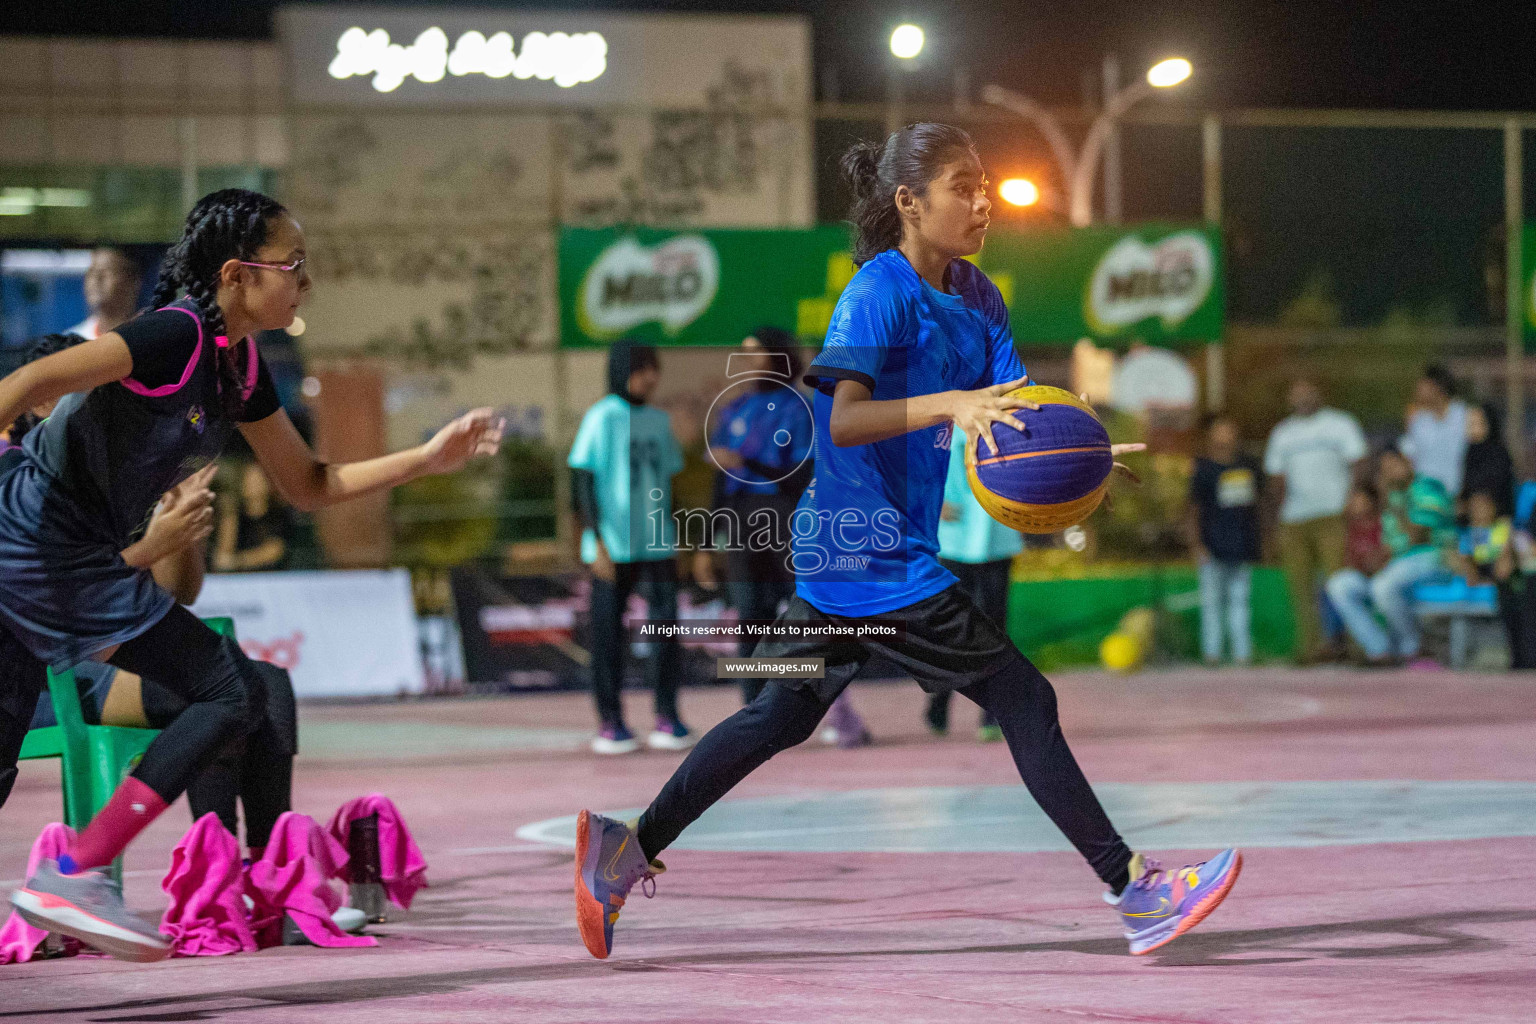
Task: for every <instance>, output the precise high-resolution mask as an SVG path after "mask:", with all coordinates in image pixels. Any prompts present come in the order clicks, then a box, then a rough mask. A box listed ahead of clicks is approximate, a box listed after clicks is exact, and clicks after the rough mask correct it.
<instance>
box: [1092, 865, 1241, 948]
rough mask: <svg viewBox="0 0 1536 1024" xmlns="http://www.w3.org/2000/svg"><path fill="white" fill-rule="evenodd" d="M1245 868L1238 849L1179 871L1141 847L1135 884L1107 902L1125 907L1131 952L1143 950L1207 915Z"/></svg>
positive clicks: (1106, 896) (1122, 909) (1134, 871)
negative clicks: (1143, 852)
mask: <svg viewBox="0 0 1536 1024" xmlns="http://www.w3.org/2000/svg"><path fill="white" fill-rule="evenodd" d="M1242 870H1243V855H1242V854H1241V853H1239V852H1238V851H1237V850H1223V851H1221V852H1220V853H1218V854H1217V855H1216V856H1214V857H1212V858H1211V859H1210V860H1207V861H1201V862H1200V863H1199V864H1191V865H1189V866H1188V867H1182V868H1179V869H1177V870H1174V871H1166V870H1163V869H1162V868H1161V867H1160V866H1159V865H1158V863H1157V861H1155V860H1146V859H1144V858H1143V857H1142V856H1141V854H1139V853H1138V854H1136V855H1135V857H1134V858H1132V860H1131V878H1132V879H1133V881H1132V882H1131V884H1130V885H1128V886H1126V887H1125V890H1124V891H1123V892H1121V893H1120V895H1119V897H1118V898H1116V897H1114V896H1111V895H1110V894H1109V893H1105V894H1104V902H1105V903H1108V904H1109V905H1110V906H1112V907H1114V908H1115V909H1116V910H1118V911H1119V912H1120V920H1121V922H1122V923H1123V924H1124V925H1125V929H1126V930H1125V937H1126V938H1127V939H1129V940H1130V941H1131V953H1132V955H1136V956H1139V955H1141V954H1142V953H1150V952H1152V951H1153V950H1154V949H1157V948H1158V947H1159V946H1165V945H1167V944H1168V943H1170V942H1172V941H1173V940H1174V939H1176V938H1178V937H1179V936H1180V935H1183V934H1184V933H1185V932H1187V931H1189V930H1190V929H1191V928H1193V927H1194V926H1195V925H1197V924H1199V923H1200V922H1201V921H1204V920H1205V918H1206V915H1208V914H1209V913H1210V912H1211V911H1213V910H1215V909H1216V908H1217V907H1218V906H1220V905H1221V901H1222V900H1224V899H1226V898H1227V893H1229V892H1231V891H1232V884H1233V883H1234V882H1236V881H1237V876H1238V874H1239V873H1240V872H1241V871H1242Z"/></svg>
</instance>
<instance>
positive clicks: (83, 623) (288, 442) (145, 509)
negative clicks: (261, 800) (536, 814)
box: [0, 189, 501, 960]
mask: <svg viewBox="0 0 1536 1024" xmlns="http://www.w3.org/2000/svg"><path fill="white" fill-rule="evenodd" d="M305 258H306V257H305V248H304V232H303V230H302V229H301V228H300V227H299V224H298V222H297V221H295V220H294V219H293V217H292V216H290V215H289V213H288V211H287V210H285V209H284V208H283V207H282V206H280V205H279V204H278V203H276V202H274V201H273V200H271V199H269V198H267V197H266V196H263V195H260V194H259V193H256V192H250V191H247V190H245V189H224V190H222V191H219V192H214V193H213V194H211V195H208V196H205V197H204V198H203V199H202V200H200V201H199V202H198V204H197V205H196V206H195V207H193V208H192V212H191V213H190V214H189V215H188V216H187V222H186V227H185V229H184V230H183V232H182V236H181V239H180V241H178V242H177V244H176V245H175V246H174V247H173V248H172V249H171V250H170V252H169V253H167V255H166V257H165V261H164V263H163V265H162V266H161V269H160V279H159V283H158V285H157V287H156V289H155V296H154V301H153V303H152V306H154V307H155V309H154V311H153V312H148V313H145V314H143V315H142V316H139V317H137V318H135V319H133V320H130V321H129V322H128V323H125V324H123V325H122V326H121V327H119V328H117V329H116V330H115V331H111V332H109V333H107V334H103V335H102V336H101V337H99V338H95V339H92V340H90V341H86V342H82V343H81V344H78V345H75V346H73V347H71V348H68V349H66V350H65V351H62V352H58V353H56V354H54V355H50V356H48V357H46V358H44V359H40V360H38V361H36V362H33V363H29V364H28V365H26V366H24V367H22V368H21V369H20V370H17V371H16V372H15V373H13V374H11V375H10V376H8V377H6V378H5V379H4V380H0V423H9V422H11V421H12V420H13V419H14V418H15V417H16V416H17V415H19V414H20V413H22V412H23V411H25V410H28V409H34V408H37V407H39V406H47V405H48V404H49V403H53V402H55V401H57V404H56V405H54V407H53V410H52V412H51V413H50V414H49V416H48V418H47V419H46V420H44V421H43V422H42V423H41V424H39V425H38V426H37V427H36V428H35V429H34V430H32V431H31V432H29V433H28V434H27V436H26V439H25V440H24V441H23V443H22V450H23V453H24V455H25V458H24V459H23V460H22V461H21V462H20V463H19V464H18V465H16V466H14V468H12V469H10V470H9V471H8V472H6V473H5V474H4V475H3V476H0V800H3V799H4V796H5V794H6V792H8V791H9V788H10V782H11V779H13V778H14V773H15V765H16V757H17V754H18V752H19V749H20V745H21V735H22V733H23V732H24V731H25V729H26V727H27V724H28V723H29V722H30V720H31V717H32V709H33V707H34V706H35V704H36V701H37V697H38V693H39V691H40V690H41V688H42V685H43V682H44V676H45V671H44V670H45V668H46V667H48V666H51V667H53V668H55V669H67V668H70V667H71V666H73V665H75V664H77V663H79V662H81V661H84V660H86V659H95V660H98V661H107V662H110V663H111V664H112V665H114V666H116V667H117V668H120V669H123V670H125V671H128V672H133V673H135V674H137V675H139V676H141V677H144V678H148V679H153V680H155V681H156V682H157V683H159V684H160V685H161V686H163V687H164V688H166V689H167V690H169V691H171V692H172V693H173V694H175V695H176V696H177V697H179V698H181V699H182V700H184V701H185V702H186V704H187V707H186V709H185V710H183V711H182V712H181V713H180V714H178V715H177V716H176V718H175V719H174V720H173V721H172V722H170V724H168V725H167V726H166V727H165V729H164V730H163V731H161V733H160V734H159V736H157V737H156V738H155V741H154V742H153V743H152V744H151V745H150V747H149V749H148V751H146V752H145V754H144V757H143V760H142V761H141V762H140V763H139V765H138V766H137V767H136V768H134V770H133V773H132V774H131V775H130V776H129V777H128V778H127V779H125V780H124V781H123V783H122V785H121V786H120V787H119V788H118V790H117V792H116V793H114V794H113V796H112V798H111V799H110V800H109V801H108V803H107V805H106V806H105V807H104V808H102V810H101V811H100V813H98V814H97V815H96V817H95V818H93V819H92V820H91V822H90V824H88V825H87V826H86V827H85V829H84V830H83V831H82V832H81V833H80V835H79V837H78V838H77V839H76V840H75V842H74V844H73V846H72V847H71V848H70V850H69V851H68V853H66V854H65V855H63V856H61V857H60V858H59V859H58V861H57V862H55V861H48V862H45V863H44V864H43V865H42V866H41V867H40V868H39V869H38V871H37V873H36V874H34V875H33V877H32V878H30V879H28V880H27V884H26V886H25V887H24V888H22V889H20V890H17V891H16V892H15V893H13V894H12V896H11V902H12V904H13V905H15V906H16V908H17V910H18V911H20V912H21V914H22V916H23V917H24V918H26V919H27V920H28V921H30V922H32V923H33V924H34V925H36V926H38V927H41V928H46V929H47V930H48V931H52V932H59V933H62V934H65V935H72V936H74V937H75V938H78V939H81V940H82V941H84V942H86V943H88V944H90V945H92V946H95V947H97V948H99V949H102V950H104V951H106V952H109V953H112V954H113V955H115V956H120V957H123V958H125V959H130V960H158V959H160V958H162V957H164V956H165V955H166V954H167V953H168V952H169V948H170V947H169V944H168V943H167V942H166V940H165V939H164V938H163V937H162V936H161V935H160V934H159V933H158V932H157V931H156V930H155V929H154V928H153V927H151V926H150V925H148V924H147V923H145V922H143V921H141V920H139V919H138V918H136V917H134V916H133V915H132V914H129V913H128V912H127V910H126V909H125V908H124V906H123V899H122V893H121V891H120V890H119V889H118V887H117V885H116V883H115V882H114V881H112V879H111V878H109V877H108V875H107V874H106V873H105V872H104V871H101V870H99V869H100V868H102V867H104V866H105V865H108V864H110V863H111V862H112V861H113V860H114V859H115V858H116V857H117V856H118V854H120V853H121V852H122V851H123V849H124V847H126V846H127V845H128V843H129V842H131V841H132V839H133V838H134V836H136V835H137V834H138V833H139V832H140V831H141V830H142V829H143V828H144V827H145V826H146V825H148V824H149V823H150V822H151V821H153V820H154V819H155V817H156V816H157V815H159V814H160V813H161V812H162V811H164V810H165V808H166V806H167V805H168V804H170V803H171V802H172V801H173V800H175V799H176V797H177V796H179V795H180V794H181V793H182V792H183V791H184V790H185V789H186V788H187V784H188V783H189V782H190V781H191V780H192V779H193V778H194V777H196V776H197V775H198V774H199V773H200V772H201V771H202V769H203V767H204V766H205V765H207V764H208V763H209V762H210V761H211V760H212V759H213V758H214V757H215V756H216V755H217V754H218V752H219V751H220V749H221V748H222V747H224V746H225V744H227V743H229V742H230V741H231V740H236V739H239V738H241V737H244V736H247V735H250V734H252V733H253V732H255V731H256V730H257V729H259V728H260V727H261V725H262V722H263V718H264V714H263V712H264V704H265V701H266V688H265V684H264V682H263V680H262V676H261V675H260V673H259V672H257V671H256V670H255V669H254V667H253V666H252V663H251V662H250V660H249V659H248V658H246V656H245V655H244V654H243V653H241V650H240V647H239V645H238V644H236V643H234V642H233V641H231V640H227V639H224V638H221V637H220V636H219V635H218V634H217V633H215V632H213V631H212V630H211V629H209V628H208V627H207V626H205V625H203V624H202V623H201V622H200V621H198V620H197V619H196V618H195V617H194V616H193V615H192V614H191V613H190V612H189V611H187V610H186V609H185V608H183V607H181V606H179V605H177V604H176V602H175V601H174V599H173V598H172V597H171V595H170V594H169V593H167V592H166V591H165V590H163V589H162V588H161V587H159V586H158V585H157V584H156V583H155V581H154V580H153V578H152V577H151V576H150V573H149V572H148V567H149V564H150V563H152V562H153V560H154V559H153V558H149V559H147V560H145V559H142V558H139V557H137V555H136V548H135V543H136V541H137V539H138V538H139V536H140V535H141V534H142V533H143V531H144V527H145V524H146V523H147V522H148V520H149V519H150V517H151V515H152V513H153V511H154V508H155V506H156V504H157V503H158V502H159V501H160V499H161V497H162V495H165V494H166V492H168V491H170V490H171V489H172V488H173V487H175V486H176V485H177V484H178V483H180V482H182V481H184V480H187V479H188V478H189V477H193V476H194V475H196V474H199V472H200V471H201V470H202V469H203V467H205V466H206V465H207V464H208V463H209V462H210V461H212V460H213V459H214V458H216V457H217V456H218V454H219V452H220V450H221V449H222V448H223V445H224V442H225V440H226V439H227V438H228V437H229V435H230V432H231V431H233V430H235V429H238V430H239V431H240V432H241V434H242V435H244V437H245V439H246V441H248V442H249V443H250V446H251V448H252V449H253V450H254V451H255V452H256V456H257V458H258V460H259V461H260V462H261V465H262V468H263V469H265V470H266V472H267V475H268V476H269V477H270V478H271V479H272V480H273V482H274V483H275V484H276V486H277V489H278V490H279V491H280V492H281V493H282V494H283V496H284V497H285V498H286V499H287V500H288V502H289V503H290V504H292V505H294V506H295V507H297V508H300V509H305V510H308V509H314V508H318V507H320V506H323V505H330V504H334V503H336V502H339V501H345V500H347V499H349V498H354V497H357V496H358V495H362V494H367V493H369V492H371V491H376V490H379V489H381V488H385V487H392V486H395V485H396V484H400V483H404V482H406V481H408V480H412V479H415V478H416V477H420V476H424V475H427V474H430V473H444V472H452V471H454V470H457V469H458V468H460V467H461V466H463V465H464V464H465V463H466V462H468V461H469V459H470V458H472V457H473V456H475V455H477V454H492V453H494V452H495V451H496V450H497V447H498V444H499V442H500V437H501V424H500V421H499V420H498V419H497V418H496V417H495V416H494V414H493V413H492V412H491V410H489V409H479V410H476V411H474V412H471V413H468V414H466V415H465V416H463V417H460V418H459V419H457V420H455V421H454V422H453V423H450V424H449V425H448V426H446V427H444V428H443V429H442V430H441V431H439V432H438V434H437V435H436V436H435V437H433V438H432V440H430V441H428V442H427V443H426V444H424V445H421V446H420V447H417V448H413V449H411V450H409V451H404V452H399V453H396V454H394V455H386V456H383V457H382V458H377V459H370V460H368V461H366V462H356V463H349V464H346V465H328V464H327V463H324V462H321V461H320V460H318V459H317V458H316V457H315V455H314V453H313V452H311V451H310V449H309V447H308V446H307V445H305V443H304V441H303V440H302V439H301V438H300V437H299V434H298V431H296V430H295V429H294V427H293V424H292V423H291V422H290V421H289V419H288V415H287V413H285V412H284V411H283V410H282V408H281V407H280V406H279V405H278V401H277V393H276V391H275V390H274V389H273V386H272V378H271V375H270V374H269V373H268V371H267V367H266V363H265V362H264V361H263V360H262V358H261V354H260V353H259V352H258V351H257V350H256V342H255V335H256V334H257V333H258V332H260V331H265V330H276V329H280V328H283V327H287V326H288V325H289V324H290V323H292V322H293V318H294V313H295V311H296V310H297V309H298V307H299V304H300V303H301V302H302V301H303V300H304V297H305V295H306V294H307V293H308V291H309V288H310V280H309V275H308V274H307V273H306V272H305V270H304V263H305ZM231 339H233V341H231ZM196 482H197V483H199V484H200V485H201V484H205V483H206V476H200V477H198V479H197V481H196ZM209 514H210V515H211V512H210V513H209ZM139 546H140V547H142V545H139Z"/></svg>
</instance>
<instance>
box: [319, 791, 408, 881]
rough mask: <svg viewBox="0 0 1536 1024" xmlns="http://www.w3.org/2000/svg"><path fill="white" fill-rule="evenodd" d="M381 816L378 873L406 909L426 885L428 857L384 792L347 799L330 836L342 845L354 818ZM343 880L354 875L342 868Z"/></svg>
mask: <svg viewBox="0 0 1536 1024" xmlns="http://www.w3.org/2000/svg"><path fill="white" fill-rule="evenodd" d="M370 814H377V815H378V816H379V869H380V870H379V874H380V876H381V877H380V881H382V882H383V883H384V893H385V895H387V896H388V897H389V899H390V901H391V902H392V903H394V904H395V905H396V906H398V907H400V908H401V909H403V910H410V909H411V900H412V899H413V898H414V897H415V895H416V890H418V889H425V888H426V887H427V859H426V858H425V857H423V856H422V855H421V850H420V849H418V848H417V846H416V840H415V839H412V838H411V830H410V829H409V828H408V827H406V824H405V818H404V817H403V816H402V815H401V814H400V809H399V808H398V807H396V806H395V802H394V801H393V800H391V799H390V798H389V797H387V796H385V795H384V794H382V793H370V794H368V795H367V796H360V797H357V798H356V799H353V800H348V801H347V802H346V803H344V804H342V805H341V806H340V807H339V808H337V810H336V814H335V816H334V817H332V818H331V835H333V836H335V837H336V840H337V842H339V843H341V845H342V846H346V845H347V840H348V836H349V835H350V833H351V828H352V821H353V819H355V818H366V817H368V816H369V815H370ZM340 877H341V880H342V881H344V882H350V881H352V875H351V872H350V871H349V870H347V869H346V868H343V869H342V872H341V875H340Z"/></svg>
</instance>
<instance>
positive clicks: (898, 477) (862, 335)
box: [790, 249, 1024, 615]
mask: <svg viewBox="0 0 1536 1024" xmlns="http://www.w3.org/2000/svg"><path fill="white" fill-rule="evenodd" d="M949 283H950V288H951V291H950V292H941V291H939V290H938V289H936V288H934V287H933V286H932V285H930V284H928V283H927V282H926V281H924V280H923V279H922V278H921V277H920V276H919V275H918V273H917V271H915V270H913V269H912V265H911V264H910V263H908V262H907V259H906V257H905V256H903V255H902V254H901V253H900V251H898V250H895V249H890V250H887V251H886V252H883V253H881V254H880V255H878V256H876V257H875V258H874V259H872V260H870V261H869V262H868V263H865V264H864V266H862V267H861V268H860V269H859V272H858V273H857V274H855V275H854V276H853V280H852V281H851V282H849V284H848V287H847V288H846V289H844V291H843V294H842V297H841V298H839V299H838V302H837V306H836V308H835V309H834V310H833V311H832V322H831V325H830V327H829V328H828V331H827V338H826V343H825V345H824V347H823V348H822V351H821V354H820V355H818V356H817V357H816V361H815V363H813V364H812V366H811V368H810V369H809V370H808V371H807V372H806V375H805V379H806V382H807V383H808V384H810V385H811V386H813V387H815V388H816V395H815V398H814V401H813V409H812V411H813V414H814V416H815V422H816V435H815V460H816V461H815V466H816V476H815V478H814V479H813V480H812V482H811V485H810V487H809V488H807V489H806V492H805V494H804V495H802V496H801V499H800V504H799V507H798V508H797V509H796V510H795V515H794V518H793V520H792V521H791V524H790V526H791V532H792V536H793V539H794V540H793V544H794V567H795V575H796V582H795V587H796V592H797V593H798V594H799V595H800V596H801V597H802V598H804V599H805V600H806V601H808V602H810V604H812V605H813V606H814V607H816V608H819V609H821V610H822V611H824V612H829V613H832V614H836V615H878V614H880V613H882V612H887V611H892V610H894V609H897V608H903V607H905V606H907V605H910V604H914V603H916V602H918V601H921V600H923V599H925V598H928V597H931V596H933V595H934V594H937V593H938V592H940V591H941V590H944V589H945V588H946V587H949V586H950V585H951V584H953V583H954V582H955V577H954V575H953V574H951V573H950V572H949V571H948V570H947V569H945V568H944V567H943V566H941V565H940V564H939V559H938V554H939V542H938V527H939V510H940V508H941V506H942V505H943V501H944V481H945V477H946V476H947V473H948V468H949V459H950V425H949V424H947V423H946V424H941V425H939V426H934V427H927V428H924V429H922V430H914V431H911V432H909V433H907V434H904V435H901V436H898V437H893V438H888V439H886V440H884V441H876V442H874V443H873V444H865V445H858V446H853V447H846V448H840V447H838V446H836V445H834V444H833V443H832V435H831V430H830V427H829V419H830V416H831V412H832V392H833V389H834V388H835V387H836V386H837V382H838V381H839V380H856V381H859V382H861V383H863V384H864V385H865V386H866V387H868V388H869V389H870V391H871V394H872V395H873V397H874V398H875V399H876V400H877V401H878V400H887V399H902V398H913V397H916V396H918V395H929V394H934V393H936V392H940V391H953V390H964V391H971V390H975V389H977V388H982V387H986V386H988V385H992V384H1002V383H1006V382H1009V381H1014V380H1018V379H1020V378H1022V377H1023V376H1024V364H1023V362H1022V361H1021V360H1020V359H1019V354H1018V352H1017V350H1015V348H1014V346H1013V334H1012V332H1011V331H1010V330H1009V327H1008V309H1007V307H1006V306H1005V305H1004V303H1003V297H1002V295H1001V294H1000V293H999V292H998V290H997V287H996V286H995V285H993V284H992V282H991V281H989V280H988V279H987V276H986V275H985V274H983V273H982V272H981V271H980V270H979V269H977V268H976V267H975V266H974V265H973V264H971V263H969V262H967V261H965V260H954V261H953V262H952V263H951V264H950V268H949Z"/></svg>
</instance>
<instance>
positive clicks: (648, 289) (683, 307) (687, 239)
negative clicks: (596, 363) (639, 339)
mask: <svg viewBox="0 0 1536 1024" xmlns="http://www.w3.org/2000/svg"><path fill="white" fill-rule="evenodd" d="M719 286H720V257H719V255H718V254H717V253H716V252H715V247H714V245H712V244H711V243H710V241H709V239H707V238H705V237H704V236H703V235H679V236H678V237H676V238H670V239H668V240H667V241H665V242H663V243H661V244H660V245H657V246H655V247H654V248H647V247H646V246H643V245H641V244H640V243H639V241H637V240H636V239H635V238H633V237H627V238H622V239H620V240H619V241H617V242H615V243H614V244H613V245H610V246H609V247H608V248H607V249H605V250H603V253H602V255H600V256H598V258H597V260H596V261H595V262H594V263H593V264H592V266H591V268H590V269H589V270H588V271H587V276H586V278H585V280H583V281H582V285H581V291H580V294H579V295H578V296H577V310H576V314H577V319H578V321H579V322H580V324H581V328H582V330H583V331H585V332H586V333H587V334H588V335H590V336H592V337H595V338H611V337H615V336H617V335H619V334H622V333H624V332H625V331H627V330H630V329H631V328H634V327H637V326H639V325H640V324H643V323H647V322H650V321H652V320H654V321H658V322H659V323H660V324H661V325H662V326H663V327H664V328H666V330H667V331H668V332H670V333H673V334H675V333H677V332H678V331H680V330H682V329H683V328H684V327H686V326H688V325H689V324H691V323H693V321H695V320H697V319H698V318H699V316H700V315H701V314H703V312H704V311H705V310H706V309H708V308H709V304H710V303H711V302H713V301H714V298H715V292H716V290H717V289H718V288H719Z"/></svg>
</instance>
